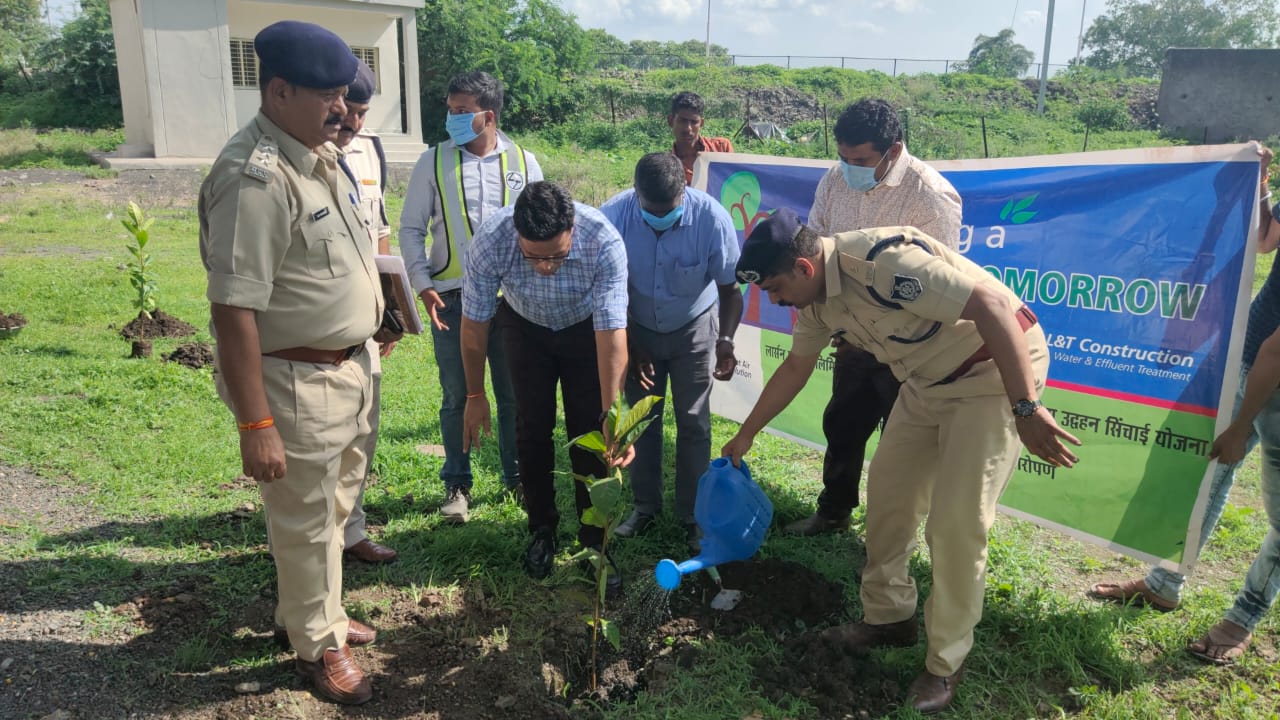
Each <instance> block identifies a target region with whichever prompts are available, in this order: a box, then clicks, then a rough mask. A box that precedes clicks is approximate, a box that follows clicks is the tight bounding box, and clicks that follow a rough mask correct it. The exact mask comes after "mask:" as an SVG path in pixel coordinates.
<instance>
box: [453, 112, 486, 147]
mask: <svg viewBox="0 0 1280 720" xmlns="http://www.w3.org/2000/svg"><path fill="white" fill-rule="evenodd" d="M479 114H480V113H460V114H458V115H446V116H445V119H444V129H445V131H446V132H448V133H449V139H450V140H452V141H453V144H454V145H458V146H462V145H466V144H467V143H469V142H471V141H472V140H475V139H476V138H478V137H480V133H478V132H476V131H475V130H474V129H472V127H471V125H472V121H473V120H475V118H476V115H479Z"/></svg>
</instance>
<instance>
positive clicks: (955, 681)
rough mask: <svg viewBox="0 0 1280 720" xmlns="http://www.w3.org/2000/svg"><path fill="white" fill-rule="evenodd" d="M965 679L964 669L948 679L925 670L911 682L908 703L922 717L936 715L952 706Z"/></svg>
mask: <svg viewBox="0 0 1280 720" xmlns="http://www.w3.org/2000/svg"><path fill="white" fill-rule="evenodd" d="M963 677H964V668H963V667H961V668H960V669H959V670H957V671H956V672H955V674H954V675H948V676H947V677H939V676H937V675H934V674H933V673H931V672H929V671H928V670H925V671H924V672H922V673H920V674H919V675H917V676H916V679H915V680H912V681H911V688H910V689H908V690H907V702H908V703H911V707H913V708H915V709H916V712H918V713H920V714H921V715H929V714H931V713H936V712H938V711H939V710H942V709H944V708H946V707H947V706H948V705H950V704H951V699H952V698H954V697H955V694H956V686H957V685H959V684H960V680H961V679H962V678H963Z"/></svg>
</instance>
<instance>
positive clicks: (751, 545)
mask: <svg viewBox="0 0 1280 720" xmlns="http://www.w3.org/2000/svg"><path fill="white" fill-rule="evenodd" d="M693 515H694V517H695V518H696V519H697V520H698V525H699V526H700V527H701V528H702V554H701V555H699V556H697V557H695V558H692V559H689V560H685V561H684V562H682V563H679V564H677V563H676V562H675V561H674V560H663V561H661V562H659V563H658V567H657V568H655V569H654V575H655V576H657V579H658V586H659V587H661V588H662V589H663V590H668V591H670V590H675V589H676V587H677V586H678V585H680V577H681V576H682V575H688V574H689V573H692V572H697V571H699V570H702V569H704V568H711V567H715V566H716V565H720V564H722V563H727V562H734V561H735V560H746V559H747V558H749V557H751V556H752V555H755V554H756V551H757V550H759V549H760V545H761V544H762V543H764V536H765V533H766V532H768V530H769V523H770V522H771V521H772V520H773V503H771V502H769V498H768V497H766V496H765V494H764V491H763V490H761V489H760V486H759V485H757V484H756V483H755V481H754V480H752V479H751V471H750V470H749V469H747V463H746V462H745V461H744V462H743V463H742V467H741V469H739V468H736V467H734V466H733V463H732V462H730V461H729V458H727V457H723V458H717V459H715V460H712V461H711V467H709V468H707V471H706V472H705V473H703V474H702V477H701V478H699V479H698V498H697V501H696V504H695V505H694V512H693Z"/></svg>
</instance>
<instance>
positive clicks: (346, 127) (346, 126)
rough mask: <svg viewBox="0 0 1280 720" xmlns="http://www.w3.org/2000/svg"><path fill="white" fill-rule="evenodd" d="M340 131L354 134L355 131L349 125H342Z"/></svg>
mask: <svg viewBox="0 0 1280 720" xmlns="http://www.w3.org/2000/svg"><path fill="white" fill-rule="evenodd" d="M341 132H348V133H351V134H353V135H354V134H355V132H356V129H355V128H353V127H351V126H350V125H343V126H342V130H341Z"/></svg>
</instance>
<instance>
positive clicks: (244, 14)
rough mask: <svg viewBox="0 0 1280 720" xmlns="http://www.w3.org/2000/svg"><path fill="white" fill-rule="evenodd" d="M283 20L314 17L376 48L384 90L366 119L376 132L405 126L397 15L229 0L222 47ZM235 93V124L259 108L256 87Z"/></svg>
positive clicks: (351, 40)
mask: <svg viewBox="0 0 1280 720" xmlns="http://www.w3.org/2000/svg"><path fill="white" fill-rule="evenodd" d="M280 20H305V21H307V22H313V23H316V24H317V25H322V26H324V27H326V28H328V29H330V30H332V31H333V32H335V33H337V34H338V35H340V36H341V37H342V39H344V40H346V41H347V43H348V44H350V45H353V46H357V47H376V48H378V64H379V65H380V67H379V68H378V81H379V83H378V84H379V87H380V92H379V94H376V95H374V96H373V100H372V101H371V102H370V103H369V114H368V116H366V119H365V124H366V127H368V128H370V129H372V130H374V131H375V132H389V133H399V132H402V131H403V129H402V126H401V122H400V59H399V58H400V50H399V45H398V43H397V34H396V24H395V16H394V15H390V14H384V13H382V12H378V11H377V10H375V9H372V8H368V7H365V8H360V9H356V10H342V9H335V8H328V7H307V8H301V7H299V6H297V5H288V4H284V3H279V2H270V1H266V2H255V1H254V0H228V3H227V28H228V38H227V40H226V41H225V42H224V43H223V45H224V46H225V50H224V51H225V52H227V53H229V52H230V49H229V47H230V46H229V43H230V41H231V39H232V38H239V39H245V40H252V39H253V37H254V36H255V35H257V34H258V31H259V30H261V29H262V28H264V27H266V26H268V25H270V24H271V23H274V22H278V21H280ZM228 57H229V55H228ZM229 66H230V60H228V67H229ZM228 84H230V80H228ZM232 93H233V95H234V97H235V118H236V125H237V126H240V125H243V124H245V123H246V122H248V121H249V120H250V119H251V118H252V117H253V116H254V114H255V113H257V112H258V104H259V97H258V89H257V88H240V87H237V88H233V89H232Z"/></svg>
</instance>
